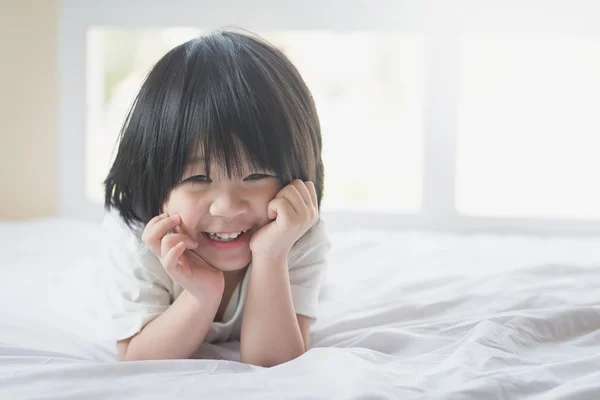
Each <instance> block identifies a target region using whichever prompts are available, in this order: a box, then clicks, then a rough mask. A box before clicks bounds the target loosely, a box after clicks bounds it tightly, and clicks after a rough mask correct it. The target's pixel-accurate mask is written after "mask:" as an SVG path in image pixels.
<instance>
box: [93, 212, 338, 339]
mask: <svg viewBox="0 0 600 400" xmlns="http://www.w3.org/2000/svg"><path fill="white" fill-rule="evenodd" d="M102 225H103V228H104V233H105V235H106V244H107V248H108V260H109V265H106V266H102V268H101V274H102V275H103V279H104V285H105V287H104V289H105V290H103V293H104V294H105V296H106V302H105V303H106V306H107V308H106V311H107V313H106V314H107V321H106V329H101V335H102V336H103V338H105V339H107V340H114V341H119V340H122V339H127V338H130V337H132V336H133V335H135V334H136V333H138V332H139V331H141V330H142V328H143V327H144V326H145V325H146V324H147V323H149V322H150V321H152V320H153V319H154V318H156V317H158V316H159V315H160V314H161V313H163V312H164V311H166V310H167V309H168V308H169V306H170V305H171V304H172V303H173V302H174V301H175V299H177V297H178V296H179V295H180V294H181V293H182V292H183V288H182V287H181V286H179V284H177V283H176V282H175V281H174V280H173V279H172V278H171V277H170V276H169V275H168V274H167V273H166V271H165V270H164V268H163V266H162V264H161V263H160V260H159V259H158V258H157V257H156V256H155V255H154V254H153V253H152V251H151V250H150V249H149V248H148V246H146V244H145V243H144V242H143V241H142V240H141V235H142V231H143V228H144V227H143V226H139V227H136V228H135V229H134V230H133V231H132V230H131V229H130V228H129V227H128V226H127V224H125V222H124V221H123V220H122V219H121V217H120V215H119V214H118V212H117V211H116V210H111V211H110V212H108V213H107V214H106V216H105V218H104V221H103V224H102ZM330 246H331V244H330V242H329V239H328V236H327V232H326V229H325V224H324V222H323V221H319V222H317V223H316V224H315V225H314V226H313V227H312V228H311V229H310V230H309V231H308V232H307V233H306V234H304V236H302V237H301V238H300V239H299V240H298V241H297V242H296V243H295V244H294V246H293V247H292V249H291V251H290V253H289V255H288V267H289V276H290V284H291V293H292V299H293V303H294V308H295V311H296V314H301V315H304V316H306V317H309V318H311V319H316V318H317V315H318V300H319V287H320V281H321V277H322V276H323V273H324V269H325V268H326V255H327V253H328V251H329V248H330ZM251 271H252V263H250V266H249V268H248V269H247V270H246V273H245V275H244V277H243V279H242V280H241V282H240V283H239V284H238V286H237V288H236V289H235V291H234V293H233V295H232V296H231V299H230V300H229V303H228V305H227V308H226V310H225V313H224V315H223V319H222V321H223V322H213V323H212V326H211V328H210V329H209V331H208V332H207V334H206V336H205V339H204V341H205V342H209V343H213V342H225V341H230V340H239V339H240V328H241V324H242V315H243V311H244V304H245V302H246V293H247V290H248V278H249V275H250V273H251Z"/></svg>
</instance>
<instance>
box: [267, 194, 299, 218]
mask: <svg viewBox="0 0 600 400" xmlns="http://www.w3.org/2000/svg"><path fill="white" fill-rule="evenodd" d="M295 213H296V212H295V211H294V208H293V207H292V205H291V204H290V202H289V201H288V200H287V199H286V198H283V197H278V198H275V199H273V200H271V201H270V202H269V206H268V214H269V218H270V219H276V218H277V219H279V218H281V220H283V221H287V220H289V219H291V218H292V216H293V215H294V214H295Z"/></svg>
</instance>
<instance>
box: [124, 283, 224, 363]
mask: <svg viewBox="0 0 600 400" xmlns="http://www.w3.org/2000/svg"><path fill="white" fill-rule="evenodd" d="M220 300H221V299H220V298H209V297H207V298H206V299H199V298H196V297H194V296H193V295H191V294H190V293H189V292H188V291H184V292H183V293H182V294H181V295H180V296H179V297H178V298H177V299H176V300H175V302H174V303H173V304H172V305H171V307H169V308H168V309H167V310H166V311H165V312H164V313H163V314H161V315H160V316H159V317H158V318H156V319H154V320H153V321H151V322H150V323H148V325H146V326H145V327H144V328H143V329H142V331H141V332H139V333H138V334H137V335H135V336H134V337H133V338H132V339H131V340H130V342H129V344H128V346H127V349H126V351H125V356H124V358H122V361H132V360H163V359H183V358H191V357H193V356H194V355H195V354H196V352H197V351H198V348H199V347H200V345H201V344H202V342H203V341H204V337H205V336H206V333H207V332H208V330H209V329H210V327H211V324H212V321H213V319H214V316H215V314H216V312H217V309H218V307H219V302H220Z"/></svg>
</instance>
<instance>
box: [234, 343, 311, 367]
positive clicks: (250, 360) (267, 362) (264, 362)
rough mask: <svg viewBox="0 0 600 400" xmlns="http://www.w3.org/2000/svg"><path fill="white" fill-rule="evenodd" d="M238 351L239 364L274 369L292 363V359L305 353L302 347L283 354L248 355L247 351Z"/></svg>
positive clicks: (253, 353)
mask: <svg viewBox="0 0 600 400" xmlns="http://www.w3.org/2000/svg"><path fill="white" fill-rule="evenodd" d="M240 350H241V351H240V361H241V362H243V363H245V364H251V365H256V366H258V367H264V368H271V367H276V366H278V365H280V364H284V363H286V362H288V361H292V360H293V359H295V358H298V357H300V356H301V355H302V354H304V353H305V352H306V350H305V349H304V346H301V347H298V348H293V349H290V350H289V351H285V352H273V353H266V352H263V353H262V354H261V353H255V352H252V353H250V352H248V351H242V349H240Z"/></svg>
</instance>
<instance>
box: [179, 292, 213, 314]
mask: <svg viewBox="0 0 600 400" xmlns="http://www.w3.org/2000/svg"><path fill="white" fill-rule="evenodd" d="M182 295H183V296H185V297H186V300H187V301H188V302H189V303H190V304H191V305H192V306H193V307H197V308H201V309H205V308H206V307H209V308H213V307H219V304H220V303H221V298H222V297H223V293H222V292H221V293H219V292H218V291H200V292H192V291H189V290H187V289H186V290H184V291H183V293H182Z"/></svg>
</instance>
